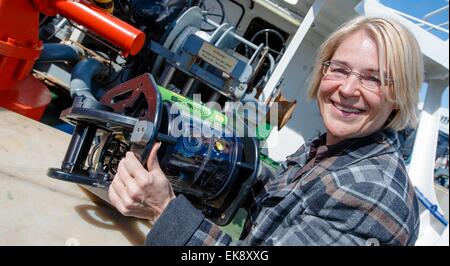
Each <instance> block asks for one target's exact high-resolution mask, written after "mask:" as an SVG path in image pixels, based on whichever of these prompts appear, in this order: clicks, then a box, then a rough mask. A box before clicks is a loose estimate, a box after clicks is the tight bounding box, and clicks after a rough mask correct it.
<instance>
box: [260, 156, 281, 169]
mask: <svg viewBox="0 0 450 266" xmlns="http://www.w3.org/2000/svg"><path fill="white" fill-rule="evenodd" d="M259 159H260V160H261V162H263V163H264V164H266V165H267V166H269V167H271V168H273V169H278V167H280V163H278V162H276V161H274V160H272V159H271V158H270V157H269V156H267V155H265V154H264V153H260V154H259Z"/></svg>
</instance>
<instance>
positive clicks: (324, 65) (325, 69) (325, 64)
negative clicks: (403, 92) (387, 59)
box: [322, 60, 394, 94]
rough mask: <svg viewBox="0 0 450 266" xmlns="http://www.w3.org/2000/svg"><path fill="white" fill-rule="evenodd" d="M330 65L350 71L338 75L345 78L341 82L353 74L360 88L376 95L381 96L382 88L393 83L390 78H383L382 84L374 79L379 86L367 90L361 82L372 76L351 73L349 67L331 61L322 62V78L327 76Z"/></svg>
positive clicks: (351, 70)
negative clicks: (377, 93)
mask: <svg viewBox="0 0 450 266" xmlns="http://www.w3.org/2000/svg"><path fill="white" fill-rule="evenodd" d="M331 64H337V65H339V66H342V68H345V69H346V70H350V71H348V73H340V74H342V75H344V76H345V78H344V79H342V80H341V81H344V80H346V79H348V78H349V77H350V75H352V74H353V75H355V76H356V77H357V78H358V81H359V83H360V84H361V86H362V87H363V88H364V89H366V90H369V91H371V92H375V93H376V92H379V93H382V94H383V93H384V91H383V88H384V87H387V86H389V85H392V84H394V81H393V79H392V78H389V77H385V78H384V81H385V82H384V84H383V81H382V80H381V79H380V78H378V77H375V78H377V79H378V80H379V83H380V85H379V86H378V87H377V88H376V89H375V88H374V89H372V88H368V86H367V84H364V82H363V81H362V80H369V79H370V78H374V76H369V75H365V74H362V73H359V72H356V71H353V69H351V67H349V66H347V65H344V64H342V63H339V62H336V61H333V60H327V61H324V62H322V74H323V77H326V76H327V74H328V70H329V69H330V66H331ZM375 90H376V91H375Z"/></svg>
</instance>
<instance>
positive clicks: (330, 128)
mask: <svg viewBox="0 0 450 266" xmlns="http://www.w3.org/2000/svg"><path fill="white" fill-rule="evenodd" d="M331 61H333V62H338V63H340V64H342V65H344V66H347V67H348V68H349V69H351V71H353V72H358V73H362V74H365V75H368V76H370V75H373V76H375V75H376V76H378V69H379V65H378V51H377V45H376V43H375V42H374V41H373V40H372V39H371V38H370V37H368V36H367V35H366V34H365V33H364V32H362V31H359V32H356V33H354V34H353V35H351V36H349V37H348V38H347V39H345V40H344V41H343V42H342V43H341V44H340V45H339V47H338V48H337V50H336V51H335V53H334V55H333V57H332V58H331ZM317 96H318V97H317V101H318V105H319V109H320V113H321V115H322V118H323V121H324V124H325V128H326V129H327V145H331V144H336V143H338V142H341V141H343V140H346V139H350V138H356V137H364V136H367V135H370V134H371V133H374V132H375V131H377V130H379V129H380V128H381V127H382V126H383V125H384V123H385V122H386V121H387V119H388V117H389V115H390V114H391V112H392V110H394V105H393V104H392V103H390V102H388V101H387V100H386V98H385V95H384V94H383V92H381V93H380V92H374V91H370V90H367V89H366V88H365V87H362V86H361V83H360V81H359V78H358V77H357V75H349V76H348V77H347V78H344V79H341V80H337V79H333V78H331V75H324V76H323V77H322V80H321V82H320V85H319V90H318V95H317Z"/></svg>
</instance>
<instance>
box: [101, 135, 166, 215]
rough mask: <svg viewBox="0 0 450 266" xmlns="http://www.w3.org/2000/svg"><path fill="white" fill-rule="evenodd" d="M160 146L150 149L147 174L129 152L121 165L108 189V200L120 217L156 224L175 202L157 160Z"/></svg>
mask: <svg viewBox="0 0 450 266" xmlns="http://www.w3.org/2000/svg"><path fill="white" fill-rule="evenodd" d="M160 145H161V143H157V144H155V145H154V146H153V149H152V151H151V153H150V156H149V158H148V160H147V169H148V171H147V170H146V169H145V168H144V167H143V166H142V164H141V163H140V162H139V160H138V159H137V158H136V157H135V155H134V154H133V153H132V152H127V154H126V156H125V158H123V159H122V160H121V161H120V163H119V166H118V168H117V174H116V175H115V177H114V179H113V182H112V183H111V185H110V186H109V199H110V200H111V203H112V204H113V205H114V207H116V208H117V209H118V210H119V212H120V213H122V214H123V215H125V216H134V217H138V218H144V219H149V220H152V221H156V220H157V219H158V218H159V216H160V215H161V213H162V212H163V211H164V209H165V208H166V207H167V205H168V204H169V202H170V201H171V200H172V199H174V198H175V194H174V192H173V189H172V186H171V185H170V183H169V180H168V179H167V177H166V176H165V175H164V173H163V171H162V170H161V167H160V166H159V162H158V158H157V156H156V153H157V151H158V149H159V147H160Z"/></svg>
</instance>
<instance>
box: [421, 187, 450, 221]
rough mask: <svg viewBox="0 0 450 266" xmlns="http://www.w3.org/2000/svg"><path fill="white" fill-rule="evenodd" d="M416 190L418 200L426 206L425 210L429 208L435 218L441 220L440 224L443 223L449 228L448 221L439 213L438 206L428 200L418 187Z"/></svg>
mask: <svg viewBox="0 0 450 266" xmlns="http://www.w3.org/2000/svg"><path fill="white" fill-rule="evenodd" d="M415 190H416V194H417V198H418V199H419V201H420V202H421V203H422V204H423V206H425V208H427V209H428V210H429V211H430V212H431V214H433V216H434V217H436V219H438V220H439V222H441V223H442V224H443V225H444V226H447V225H448V221H447V220H446V219H445V216H444V215H443V214H442V213H440V212H439V209H438V206H437V205H436V204H433V203H432V202H431V201H430V200H429V199H427V198H426V197H425V195H423V194H422V192H420V190H419V189H418V188H417V187H415Z"/></svg>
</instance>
